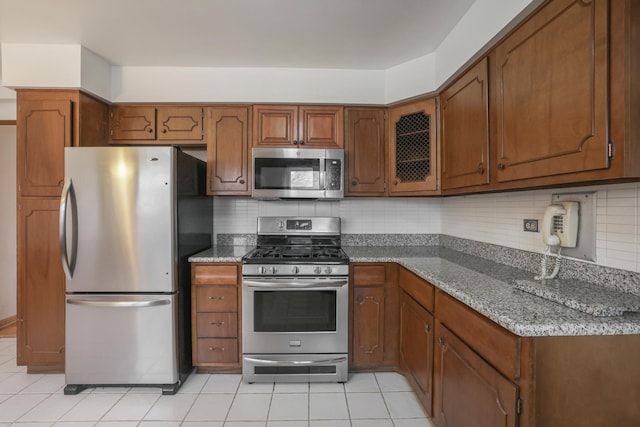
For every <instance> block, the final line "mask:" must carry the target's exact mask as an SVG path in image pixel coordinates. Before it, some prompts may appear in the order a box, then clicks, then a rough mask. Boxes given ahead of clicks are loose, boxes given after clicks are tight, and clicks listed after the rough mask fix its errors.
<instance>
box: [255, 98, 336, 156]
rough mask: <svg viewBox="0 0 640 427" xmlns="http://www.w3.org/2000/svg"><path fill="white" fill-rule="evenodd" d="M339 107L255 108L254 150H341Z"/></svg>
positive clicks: (289, 106)
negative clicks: (286, 148) (271, 148)
mask: <svg viewBox="0 0 640 427" xmlns="http://www.w3.org/2000/svg"><path fill="white" fill-rule="evenodd" d="M343 113H344V108H343V107H341V106H311V105H307V106H296V105H254V106H253V146H254V147H300V148H304V147H308V148H342V147H343V146H344V143H343V120H344V119H343Z"/></svg>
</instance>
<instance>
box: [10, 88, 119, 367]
mask: <svg viewBox="0 0 640 427" xmlns="http://www.w3.org/2000/svg"><path fill="white" fill-rule="evenodd" d="M17 108H18V111H17V121H16V124H17V185H18V188H17V208H18V212H17V233H18V236H17V237H18V238H17V261H18V262H17V264H18V266H17V276H18V289H17V296H18V298H17V299H18V306H17V363H18V365H26V366H27V368H28V370H29V371H30V372H38V371H42V372H44V371H60V370H62V369H64V273H63V271H62V263H61V261H60V247H59V243H58V242H59V239H58V218H59V215H58V211H59V204H60V202H59V198H60V193H61V190H62V183H63V180H64V148H65V147H71V146H80V145H98V146H99V145H106V144H107V139H108V125H109V109H108V106H107V105H106V104H104V103H103V102H102V101H99V100H97V99H95V98H93V97H91V96H89V95H86V94H84V93H82V92H80V91H77V90H18V91H17Z"/></svg>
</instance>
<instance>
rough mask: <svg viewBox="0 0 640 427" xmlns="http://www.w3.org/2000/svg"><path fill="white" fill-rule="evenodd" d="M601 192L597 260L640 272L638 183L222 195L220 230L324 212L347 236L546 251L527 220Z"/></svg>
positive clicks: (252, 228) (250, 228) (248, 229)
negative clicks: (462, 192) (349, 194)
mask: <svg viewBox="0 0 640 427" xmlns="http://www.w3.org/2000/svg"><path fill="white" fill-rule="evenodd" d="M584 191H595V192H596V197H597V204H596V214H597V220H596V264H598V265H603V266H607V267H613V268H620V269H624V270H631V271H635V272H640V219H639V216H640V183H631V184H618V185H607V186H593V187H576V188H563V189H551V190H535V191H518V192H509V193H497V194H479V195H470V196H456V197H444V198H423V197H419V198H349V199H343V200H341V201H315V202H313V201H310V202H299V201H295V202H294V201H263V200H254V199H246V198H224V197H216V198H215V201H214V233H215V234H216V236H217V234H218V233H222V234H227V233H231V234H236V233H238V234H246V233H249V234H253V233H255V232H256V218H257V217H258V216H268V215H301V216H310V215H319V216H323V215H326V216H339V217H341V218H342V231H343V233H345V234H360V233H366V234H387V233H414V234H432V233H433V234H438V233H441V234H447V235H450V236H455V237H461V238H465V239H471V240H476V241H480V242H485V243H492V244H496V245H500V246H505V247H509V248H515V249H521V250H526V251H532V252H538V253H542V251H543V250H544V245H543V244H542V238H541V235H540V233H528V232H524V231H523V227H522V220H523V219H525V218H527V219H529V218H533V219H538V220H539V221H540V225H542V217H543V215H544V211H545V209H546V207H547V206H548V205H549V204H551V195H552V194H556V193H574V192H584Z"/></svg>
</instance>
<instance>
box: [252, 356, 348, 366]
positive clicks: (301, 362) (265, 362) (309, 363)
mask: <svg viewBox="0 0 640 427" xmlns="http://www.w3.org/2000/svg"><path fill="white" fill-rule="evenodd" d="M244 360H246V361H247V362H250V363H254V364H256V365H270V366H301V365H302V366H316V365H326V364H334V363H342V362H346V361H347V358H346V357H335V358H331V359H323V360H288V361H284V360H269V359H255V358H253V357H245V358H244Z"/></svg>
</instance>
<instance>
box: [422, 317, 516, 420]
mask: <svg viewBox="0 0 640 427" xmlns="http://www.w3.org/2000/svg"><path fill="white" fill-rule="evenodd" d="M436 335H437V336H438V343H437V345H436V357H435V360H436V362H435V365H434V377H435V384H434V399H433V411H434V419H433V421H434V423H435V425H436V426H437V427H444V426H449V427H453V426H460V427H463V426H474V427H493V426H504V427H515V426H517V425H518V414H517V411H518V409H517V404H518V387H517V386H516V385H515V384H513V383H511V382H510V381H509V380H507V379H506V378H505V377H503V376H502V375H500V373H499V372H498V371H497V370H496V369H494V368H493V367H492V366H491V365H489V364H488V363H487V362H486V361H484V360H483V359H482V357H480V356H479V355H478V354H476V353H475V352H474V351H473V350H472V349H471V347H469V346H467V345H466V344H465V343H464V342H463V341H462V340H460V339H459V338H458V337H456V336H455V335H454V334H453V333H452V332H451V331H449V330H448V329H447V328H446V327H445V326H442V325H441V324H440V323H436Z"/></svg>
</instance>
